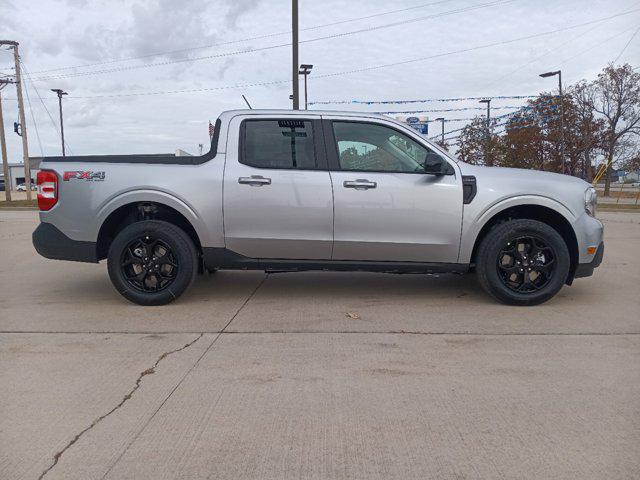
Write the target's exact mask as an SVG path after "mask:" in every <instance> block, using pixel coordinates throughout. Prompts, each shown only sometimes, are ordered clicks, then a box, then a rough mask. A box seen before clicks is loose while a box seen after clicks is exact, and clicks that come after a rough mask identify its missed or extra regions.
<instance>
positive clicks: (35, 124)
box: [22, 63, 44, 157]
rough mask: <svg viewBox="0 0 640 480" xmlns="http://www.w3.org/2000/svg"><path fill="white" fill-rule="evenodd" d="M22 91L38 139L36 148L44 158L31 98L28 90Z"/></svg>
mask: <svg viewBox="0 0 640 480" xmlns="http://www.w3.org/2000/svg"><path fill="white" fill-rule="evenodd" d="M22 66H23V67H24V63H23V64H22ZM25 73H27V72H26V70H25ZM29 84H31V81H29ZM31 85H32V84H31ZM24 91H25V93H26V94H27V104H28V105H29V112H31V120H32V121H33V126H34V128H35V130H36V138H37V139H38V147H40V155H41V156H43V157H44V150H42V141H41V140H40V132H39V131H38V124H37V123H36V117H35V115H34V114H33V107H32V106H31V97H30V96H29V89H28V88H27V87H26V86H25V89H24Z"/></svg>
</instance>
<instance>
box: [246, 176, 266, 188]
mask: <svg viewBox="0 0 640 480" xmlns="http://www.w3.org/2000/svg"><path fill="white" fill-rule="evenodd" d="M238 183H240V184H242V185H251V186H252V187H261V186H262V185H271V179H270V178H265V177H263V176H262V175H251V176H250V177H240V178H238Z"/></svg>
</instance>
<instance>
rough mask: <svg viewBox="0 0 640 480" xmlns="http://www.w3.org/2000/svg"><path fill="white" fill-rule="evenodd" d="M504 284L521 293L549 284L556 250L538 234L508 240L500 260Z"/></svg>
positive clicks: (501, 277)
mask: <svg viewBox="0 0 640 480" xmlns="http://www.w3.org/2000/svg"><path fill="white" fill-rule="evenodd" d="M497 260H498V261H497V268H498V274H499V276H500V279H501V280H502V283H503V284H504V285H505V286H506V287H507V288H509V289H510V290H513V291H514V292H518V293H532V292H537V291H539V290H541V289H543V288H544V287H545V286H546V285H548V284H549V282H550V281H551V278H552V277H553V274H554V270H555V265H556V263H555V252H554V250H553V248H552V247H550V246H549V245H547V243H546V242H545V241H544V240H543V239H541V238H539V237H536V236H531V235H528V236H522V237H517V238H515V239H513V240H510V241H509V242H507V244H506V245H505V246H504V247H503V248H502V250H500V253H499V254H498V259H497Z"/></svg>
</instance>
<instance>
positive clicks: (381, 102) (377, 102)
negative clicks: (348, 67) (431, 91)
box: [309, 95, 536, 105]
mask: <svg viewBox="0 0 640 480" xmlns="http://www.w3.org/2000/svg"><path fill="white" fill-rule="evenodd" d="M535 97H536V96H535V95H500V96H493V97H455V98H424V99H418V100H323V101H317V102H309V105H341V104H363V105H389V104H405V103H429V102H462V101H465V100H483V99H486V98H490V99H492V100H494V99H495V100H503V99H510V100H511V99H528V98H535Z"/></svg>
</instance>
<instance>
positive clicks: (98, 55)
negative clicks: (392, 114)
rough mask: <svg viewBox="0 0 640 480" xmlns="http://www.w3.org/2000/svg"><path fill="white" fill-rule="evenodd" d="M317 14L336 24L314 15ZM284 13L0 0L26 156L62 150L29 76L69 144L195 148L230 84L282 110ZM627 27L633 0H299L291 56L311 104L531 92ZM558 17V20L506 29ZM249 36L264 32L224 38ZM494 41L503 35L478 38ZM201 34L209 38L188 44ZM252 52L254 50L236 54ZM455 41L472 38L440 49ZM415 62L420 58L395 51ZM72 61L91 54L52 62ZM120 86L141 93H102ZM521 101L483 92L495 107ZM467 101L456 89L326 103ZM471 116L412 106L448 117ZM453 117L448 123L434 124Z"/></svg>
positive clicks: (84, 150)
mask: <svg viewBox="0 0 640 480" xmlns="http://www.w3.org/2000/svg"><path fill="white" fill-rule="evenodd" d="M399 10H402V11H399ZM632 10H634V11H633V12H631V13H628V14H626V15H620V16H617V17H615V18H610V19H608V20H603V21H600V22H597V23H589V24H587V25H582V26H579V27H576V28H571V29H567V27H572V26H574V25H581V24H585V23H587V22H593V21H597V20H602V19H605V18H607V17H611V16H613V15H616V14H618V13H625V12H629V11H632ZM388 12H390V13H388ZM363 17H369V18H363ZM326 24H333V25H329V26H323V27H321V28H310V27H317V26H322V25H326ZM390 24H393V25H392V26H389V25H390ZM290 26H291V6H290V1H289V0H234V1H231V0H229V1H215V0H185V1H176V0H155V1H153V0H150V1H133V0H127V1H118V0H96V1H92V0H67V1H43V0H31V1H28V2H26V1H21V0H0V28H1V30H2V31H1V32H0V37H3V38H5V39H11V40H17V41H18V42H20V49H21V55H22V58H23V62H24V65H25V66H26V69H27V70H28V72H29V73H30V74H31V75H30V77H31V78H32V79H33V82H29V78H27V82H26V86H27V90H28V93H29V98H30V103H31V107H32V109H33V116H34V118H35V121H36V124H37V130H38V133H39V137H40V142H39V141H38V136H37V135H36V129H35V128H34V125H33V120H32V116H31V115H32V114H31V112H30V111H29V108H28V107H27V116H28V121H27V123H28V128H29V148H30V154H31V156H38V155H40V154H41V153H43V154H44V155H57V154H59V152H60V142H59V136H58V133H57V131H56V130H55V128H54V125H53V122H52V120H51V119H50V118H49V115H48V114H47V112H46V110H45V109H44V107H43V105H42V103H41V101H40V99H39V98H38V94H37V92H36V90H35V89H34V87H35V88H37V90H38V92H39V94H40V96H41V97H42V98H43V101H44V104H45V105H46V106H47V108H48V110H49V112H50V114H51V116H52V117H53V120H54V121H55V122H56V123H57V121H58V107H57V98H56V97H55V94H53V93H52V92H51V91H50V89H51V88H62V89H64V90H66V91H67V92H69V95H68V97H65V99H64V114H65V134H66V138H67V144H68V146H69V147H70V150H71V152H72V153H73V154H76V155H82V154H106V153H160V152H173V151H175V150H176V149H177V148H181V149H184V150H186V151H188V152H191V153H194V154H197V153H198V144H199V143H204V144H205V150H207V149H208V148H207V147H208V145H207V144H208V140H209V139H208V132H207V125H208V121H209V120H211V121H214V120H215V119H216V117H217V116H218V115H219V113H220V112H221V111H223V110H228V109H234V108H244V103H243V101H242V97H241V94H242V93H244V94H245V95H246V96H247V97H248V99H249V101H250V102H251V104H252V105H253V106H254V108H290V106H291V103H290V100H289V99H288V97H289V94H290V93H291V84H290V76H291V74H290V71H291V47H290V46H287V45H284V44H287V43H289V42H290V40H291V39H290V34H289V33H288V32H289V30H290ZM378 27H383V28H378ZM639 27H640V2H638V1H634V0H564V1H562V0H560V1H558V0H444V1H443V0H441V1H436V0H430V1H424V0H423V1H420V0H398V1H393V2H390V1H383V0H369V1H365V0H350V1H344V0H330V1H312V0H300V29H301V32H300V39H301V41H302V42H303V43H302V44H301V45H300V62H301V63H311V64H313V65H314V69H313V73H312V74H311V76H310V77H309V93H310V101H313V100H353V99H362V100H390V99H421V98H442V97H467V96H491V95H530V94H536V93H538V92H540V91H542V90H545V89H546V90H550V89H552V88H556V86H557V83H556V79H555V78H550V79H542V78H539V77H538V74H539V73H541V72H545V71H548V70H556V69H562V72H563V80H564V82H565V84H570V83H573V82H575V81H578V80H580V79H583V78H584V79H593V78H594V77H595V76H596V75H597V73H598V72H599V71H600V70H602V68H603V67H605V66H606V65H607V63H608V62H611V61H613V60H614V59H615V58H616V57H618V56H619V55H620V54H621V52H622V51H623V49H624V47H625V45H626V44H627V43H628V42H629V41H630V40H631V38H632V35H633V34H634V32H635V31H636V29H638V28H639ZM305 29H306V30H305ZM559 29H565V30H563V31H559V32H556V33H552V34H549V35H540V36H537V37H535V38H529V39H525V40H519V41H518V40H517V39H519V38H522V37H527V36H532V35H537V34H542V33H545V32H551V31H554V30H559ZM363 30H364V31H363ZM269 34H281V35H270V36H266V35H269ZM258 36H266V37H265V38H260V39H254V40H247V41H241V42H237V43H227V44H225V45H220V44H221V43H223V42H233V41H236V40H245V39H248V38H255V37H258ZM321 37H332V38H324V39H320V38H321ZM313 39H318V40H313ZM309 40H312V41H309ZM514 40H516V41H514ZM499 42H510V43H505V44H502V45H494V46H489V47H487V48H478V47H483V46H487V45H491V44H495V43H499ZM208 45H213V46H210V47H207V48H198V49H194V47H203V46H208ZM271 46H274V48H265V47H271ZM253 49H260V50H258V51H253V52H246V50H253ZM466 49H472V50H470V51H467V52H462V53H452V54H447V53H450V52H456V51H459V50H466ZM239 51H240V52H243V53H237V52H239ZM234 52H236V53H235V54H232V53H234ZM158 53H160V55H154V54H158ZM440 54H447V55H440ZM141 56H144V58H138V59H134V60H125V61H115V60H123V59H130V58H131V57H141ZM201 57H207V58H201ZM425 57H433V58H425ZM194 58H199V59H198V60H193V59H194ZM416 59H422V60H417V61H413V62H407V63H402V62H406V61H409V60H416ZM184 60H188V61H184ZM105 62H110V63H105ZM623 62H628V63H631V64H632V65H633V66H634V67H635V66H638V65H640V33H639V34H638V35H636V36H635V37H634V38H633V39H632V40H631V42H630V43H629V45H628V46H627V47H626V49H624V52H622V54H621V55H620V58H619V59H618V62H617V63H623ZM149 64H154V65H151V66H150V65H149ZM158 64H160V65H158ZM388 64H395V65H391V66H386V67H384V65H388ZM11 65H12V57H11V55H10V54H8V53H7V52H1V51H0V73H12V70H9V69H8V67H11ZM76 65H90V66H84V67H77V68H74V69H68V68H67V69H63V70H54V71H51V70H52V69H61V68H63V67H70V66H76ZM140 66H143V68H139V67H140ZM378 66H380V68H375V69H372V68H370V67H378ZM354 70H355V71H354ZM357 70H361V71H357ZM332 74H336V75H332ZM269 82H273V83H271V84H269V85H252V84H255V83H269ZM301 85H302V83H301ZM197 89H200V91H197V92H179V93H162V92H167V91H176V90H197ZM202 89H209V90H202ZM149 93H153V94H152V95H146V94H149ZM123 94H144V95H135V96H132V95H129V96H114V95H123ZM81 97H93V98H81ZM3 98H4V99H5V100H6V101H5V102H4V116H5V129H6V135H7V140H8V149H9V159H10V161H12V162H15V161H20V160H21V144H20V138H19V137H18V136H17V135H15V134H14V133H13V122H14V121H16V120H17V106H16V102H15V88H13V86H8V87H7V88H5V89H4V91H3ZM12 99H13V100H12ZM25 102H26V99H25ZM523 102H524V101H523V100H494V101H493V102H492V106H495V107H500V106H513V105H521V104H522V103H523ZM477 106H480V105H479V104H478V103H477V101H468V102H455V103H443V102H432V103H424V104H409V105H386V106H380V105H371V106H354V105H343V106H340V105H337V106H335V107H334V106H329V107H328V108H332V109H349V110H354V109H359V110H366V111H381V110H414V109H416V110H420V109H422V110H427V109H437V108H464V107H477ZM312 108H316V109H318V108H322V107H321V106H313V107H312ZM508 111H510V110H508V109H499V110H495V115H498V114H501V113H506V112H508ZM479 113H481V112H479V111H475V110H471V111H461V112H460V111H459V112H445V113H436V112H434V113H424V114H422V115H428V116H430V117H431V118H435V117H440V116H444V117H445V118H452V119H453V118H468V117H472V116H474V115H476V114H479ZM463 125H464V122H451V123H448V124H447V126H446V128H447V130H450V129H454V128H459V127H461V126H463ZM56 126H57V125H56ZM432 132H433V130H432ZM434 133H437V130H436V131H435V132H434Z"/></svg>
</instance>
